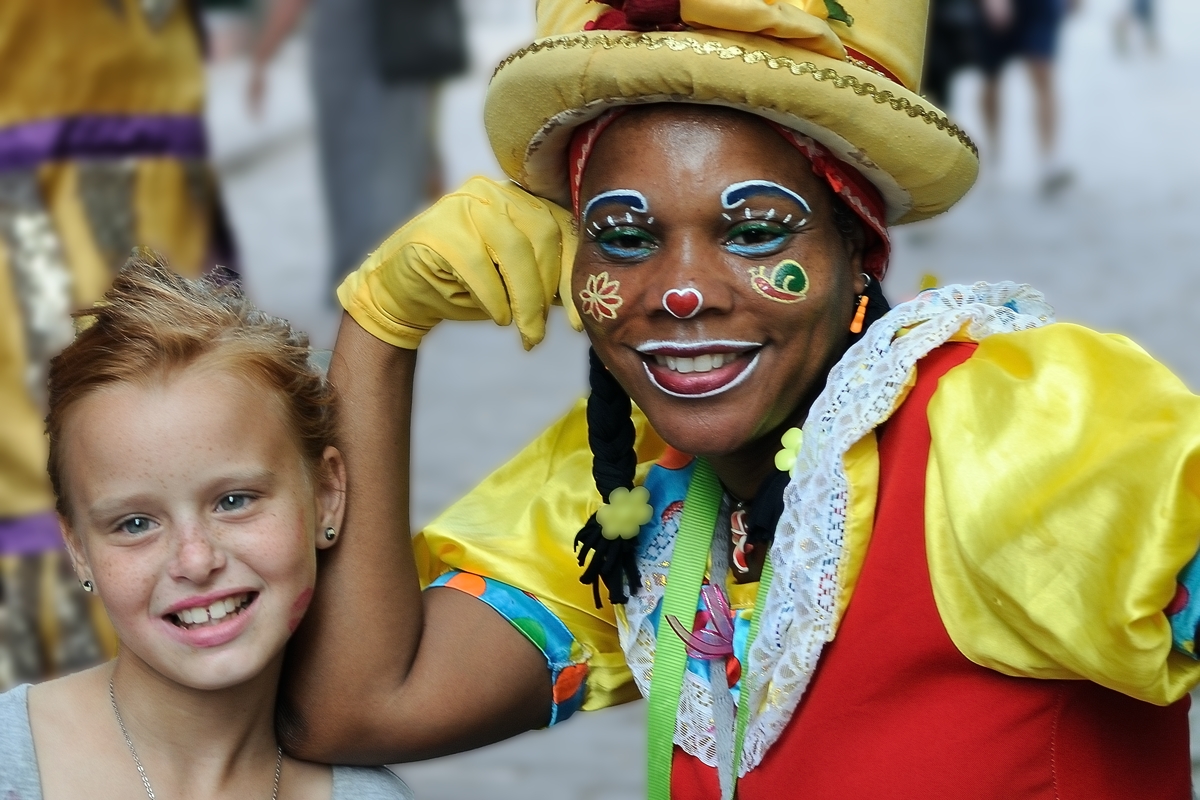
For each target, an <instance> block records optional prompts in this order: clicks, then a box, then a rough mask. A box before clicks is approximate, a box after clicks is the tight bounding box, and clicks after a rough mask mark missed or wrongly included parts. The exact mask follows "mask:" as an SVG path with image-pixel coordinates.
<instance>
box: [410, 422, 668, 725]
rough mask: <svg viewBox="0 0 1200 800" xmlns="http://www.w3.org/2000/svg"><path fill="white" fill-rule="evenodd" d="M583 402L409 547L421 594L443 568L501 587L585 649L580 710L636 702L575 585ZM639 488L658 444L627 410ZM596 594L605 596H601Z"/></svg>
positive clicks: (585, 460) (585, 503)
mask: <svg viewBox="0 0 1200 800" xmlns="http://www.w3.org/2000/svg"><path fill="white" fill-rule="evenodd" d="M585 413H586V402H585V401H582V400H581V401H580V402H579V403H577V404H576V405H575V407H574V408H572V410H571V411H570V412H569V413H568V414H567V415H566V416H565V417H563V418H562V419H561V420H559V421H558V422H556V423H555V424H554V425H553V426H551V427H550V428H548V429H547V430H546V431H545V432H544V433H542V434H541V436H539V437H538V438H537V439H535V440H534V441H533V443H532V444H530V445H529V446H528V447H526V448H525V449H524V450H522V451H521V452H520V453H519V454H518V455H517V456H516V457H515V458H514V459H513V460H511V461H509V462H508V463H507V464H505V465H504V466H502V467H500V469H498V470H496V471H495V472H493V473H492V474H491V475H489V476H488V477H487V478H486V479H485V480H484V481H483V482H482V483H481V484H479V486H477V487H476V488H475V489H473V490H472V491H471V492H470V493H469V494H467V495H466V497H464V498H462V499H461V500H459V501H458V502H457V503H455V504H454V505H452V506H451V507H450V508H449V509H447V510H446V511H445V513H443V514H442V515H441V516H439V517H438V518H437V519H435V520H434V521H433V522H431V523H429V525H428V526H426V528H425V530H424V531H422V532H421V533H420V534H418V535H417V536H416V538H415V539H414V540H413V547H414V548H415V549H416V554H417V567H418V569H419V571H420V573H421V582H422V586H425V585H428V584H429V583H430V582H431V581H433V579H435V578H436V577H437V576H439V575H441V574H442V573H444V572H446V571H447V570H450V569H459V570H463V571H464V572H472V573H475V574H477V575H483V576H486V577H488V578H494V579H496V580H499V581H503V582H504V583H507V584H509V585H511V586H515V587H516V588H518V589H521V590H523V591H526V592H529V593H530V594H532V595H534V596H535V597H536V598H537V599H538V600H540V601H541V602H542V603H543V604H544V605H545V606H546V607H547V608H549V609H550V611H551V612H553V613H554V615H555V616H557V617H558V618H559V619H560V620H562V622H563V624H565V625H566V626H567V628H568V629H569V630H570V631H571V633H572V635H574V637H575V638H576V640H577V641H578V642H579V644H581V645H582V646H583V648H584V654H585V659H586V660H587V662H588V679H587V693H586V695H585V696H584V701H583V708H584V709H585V710H589V711H590V710H594V709H597V708H604V707H606V706H610V705H616V704H618V703H625V702H628V701H630V700H634V699H636V698H637V697H638V696H639V695H638V690H637V687H636V686H635V685H634V683H633V676H632V675H631V673H630V672H629V668H628V667H627V666H626V665H625V656H624V654H623V653H622V652H621V645H620V643H619V641H618V639H617V628H616V620H615V618H614V616H613V609H612V606H610V605H609V604H608V602H607V599H604V606H603V608H599V609H597V608H596V605H595V603H594V602H593V599H592V590H591V588H590V587H589V586H585V585H584V584H582V583H580V582H579V575H580V573H581V569H580V567H579V565H578V563H576V560H575V555H574V549H575V548H574V540H575V534H576V533H578V532H579V529H580V528H582V527H583V524H584V523H585V522H587V519H588V517H589V516H591V515H592V512H594V511H595V510H596V508H597V507H599V505H600V494H599V493H598V492H597V491H596V486H595V483H594V482H593V480H592V453H591V450H589V448H588V441H587V419H586V416H585ZM633 420H634V425H635V426H636V428H637V443H636V448H637V454H638V462H639V463H638V472H637V477H638V482H639V483H641V482H642V480H644V479H645V476H646V472H647V471H648V470H649V469H650V466H651V465H652V464H653V463H654V461H656V460H657V459H658V458H659V456H661V455H662V452H663V449H664V447H665V445H664V444H663V442H662V440H661V439H659V438H658V435H657V434H656V433H655V432H654V431H653V430H651V428H650V426H649V425H648V424H647V423H646V419H645V417H644V416H642V414H641V412H639V411H638V410H637V409H634V414H633ZM601 594H602V595H603V594H604V593H601Z"/></svg>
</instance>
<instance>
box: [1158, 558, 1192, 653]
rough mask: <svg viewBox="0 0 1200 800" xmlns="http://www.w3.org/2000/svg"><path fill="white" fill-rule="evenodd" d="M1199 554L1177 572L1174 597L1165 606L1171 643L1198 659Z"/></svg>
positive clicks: (1180, 650)
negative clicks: (1197, 600) (1196, 600)
mask: <svg viewBox="0 0 1200 800" xmlns="http://www.w3.org/2000/svg"><path fill="white" fill-rule="evenodd" d="M1198 593H1200V556H1197V557H1196V558H1193V559H1192V560H1191V561H1189V562H1188V563H1187V566H1186V567H1184V568H1183V570H1182V571H1180V573H1179V578H1178V583H1176V584H1175V597H1174V598H1173V599H1172V600H1171V604H1170V605H1169V606H1167V609H1166V615H1167V619H1168V620H1169V621H1170V623H1171V644H1172V645H1174V647H1175V649H1176V650H1178V651H1179V652H1181V653H1183V654H1184V655H1186V656H1190V657H1191V658H1195V659H1197V660H1200V654H1198V653H1197V652H1196V627H1197V625H1200V602H1194V601H1195V599H1196V597H1197V596H1200V594H1198Z"/></svg>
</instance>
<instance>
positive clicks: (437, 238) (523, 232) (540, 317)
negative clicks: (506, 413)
mask: <svg viewBox="0 0 1200 800" xmlns="http://www.w3.org/2000/svg"><path fill="white" fill-rule="evenodd" d="M576 245H577V240H576V236H575V230H574V227H573V225H572V222H571V215H570V212H568V211H567V210H565V209H563V208H561V207H559V206H557V205H555V204H554V203H551V202H549V201H547V200H542V199H541V198H537V197H534V196H533V195H531V194H529V193H528V192H526V191H525V190H523V189H521V188H520V187H519V186H517V185H516V184H513V183H497V182H496V181H492V180H488V179H487V178H480V177H476V178H472V179H471V180H469V181H467V182H466V184H464V185H463V187H462V188H461V189H459V190H458V191H457V192H453V193H451V194H448V195H446V196H445V197H443V198H442V199H441V200H439V201H437V203H435V204H434V205H433V207H432V208H430V209H429V210H427V211H425V212H424V213H423V214H420V215H419V216H417V217H415V218H413V220H412V221H410V222H409V223H408V224H406V225H405V226H404V227H402V228H401V229H400V230H398V231H396V232H395V233H393V234H392V235H391V236H390V237H388V239H387V241H385V242H384V243H383V244H382V245H381V246H380V248H379V249H378V250H376V251H375V252H374V253H372V254H371V256H370V257H369V258H368V259H367V260H366V261H365V262H364V263H363V265H362V266H361V267H359V268H358V269H357V270H356V271H355V272H353V273H351V274H350V276H349V277H347V278H346V280H345V281H343V282H342V285H341V286H340V287H339V288H338V299H339V300H341V303H342V306H343V307H344V308H345V309H346V311H347V312H349V314H350V316H352V317H354V319H355V321H356V322H358V324H359V325H361V326H362V327H363V328H364V329H365V330H367V331H368V332H369V333H371V334H372V335H374V336H375V337H377V338H379V339H381V340H382V341H385V342H388V343H389V344H392V345H395V346H396V347H403V348H406V349H409V350H413V349H416V347H417V345H418V344H420V342H421V337H422V336H424V335H425V334H426V333H428V332H429V330H430V329H431V328H433V326H434V325H436V324H437V323H438V322H440V321H441V320H443V319H460V320H476V319H489V318H490V319H492V320H495V322H496V324H498V325H509V324H511V323H512V322H513V321H514V320H515V321H516V323H517V330H518V331H519V332H520V334H521V342H522V344H524V345H525V349H526V350H529V349H531V348H532V347H533V346H534V345H535V344H537V343H538V342H540V341H541V340H542V339H543V338H544V337H545V335H546V315H547V313H549V311H550V304H551V302H553V301H554V300H555V299H556V298H555V294H556V291H559V285H560V282H561V284H562V289H561V291H562V293H563V296H564V297H567V298H569V297H570V288H569V287H570V279H571V265H572V263H573V262H574V260H575V249H576ZM566 306H567V313H568V316H569V317H570V318H571V324H572V325H574V326H575V327H576V329H580V328H581V327H582V326H581V325H580V324H579V316H578V314H577V313H576V312H575V308H574V306H573V305H572V304H571V303H570V301H569V299H568V301H567V302H566Z"/></svg>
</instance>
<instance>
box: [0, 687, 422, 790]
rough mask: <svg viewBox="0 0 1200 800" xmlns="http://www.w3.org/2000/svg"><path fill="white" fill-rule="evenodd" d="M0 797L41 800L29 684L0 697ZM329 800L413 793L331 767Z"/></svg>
mask: <svg viewBox="0 0 1200 800" xmlns="http://www.w3.org/2000/svg"><path fill="white" fill-rule="evenodd" d="M0 798H3V800H42V782H41V778H39V777H38V765H37V754H36V753H34V751H33V733H32V731H30V729H29V685H28V684H25V685H24V686H18V687H17V688H15V689H13V690H11V691H8V692H5V693H4V694H0ZM332 800H413V794H412V790H411V789H409V788H408V786H406V785H405V783H404V781H402V780H400V779H399V778H397V777H396V776H395V775H393V774H392V773H391V772H389V771H388V770H386V769H384V768H383V767H334V768H333V797H332Z"/></svg>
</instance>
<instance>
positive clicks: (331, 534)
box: [325, 528, 337, 542]
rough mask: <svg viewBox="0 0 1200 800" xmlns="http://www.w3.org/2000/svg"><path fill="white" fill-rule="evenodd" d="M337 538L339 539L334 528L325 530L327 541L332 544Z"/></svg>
mask: <svg viewBox="0 0 1200 800" xmlns="http://www.w3.org/2000/svg"><path fill="white" fill-rule="evenodd" d="M336 538H337V531H335V530H334V529H333V528H326V529H325V541H327V542H332V541H333V540H334V539H336Z"/></svg>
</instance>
